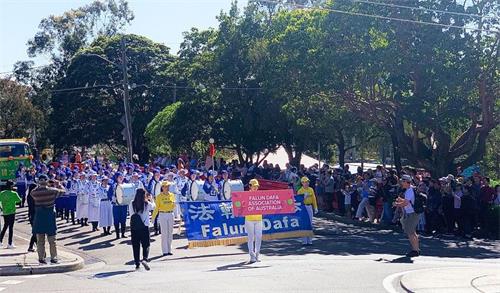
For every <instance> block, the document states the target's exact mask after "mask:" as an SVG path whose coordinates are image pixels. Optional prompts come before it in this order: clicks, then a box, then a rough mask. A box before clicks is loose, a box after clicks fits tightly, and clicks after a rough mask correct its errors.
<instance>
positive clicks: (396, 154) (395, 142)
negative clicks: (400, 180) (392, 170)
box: [391, 133, 403, 176]
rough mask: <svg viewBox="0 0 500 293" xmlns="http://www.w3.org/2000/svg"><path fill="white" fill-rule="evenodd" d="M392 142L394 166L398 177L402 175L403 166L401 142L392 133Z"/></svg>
mask: <svg viewBox="0 0 500 293" xmlns="http://www.w3.org/2000/svg"><path fill="white" fill-rule="evenodd" d="M391 141H392V155H393V157H394V166H395V167H396V171H397V172H398V176H399V175H401V170H402V169H403V168H402V164H401V152H400V150H399V142H398V138H397V136H396V135H395V134H394V133H391Z"/></svg>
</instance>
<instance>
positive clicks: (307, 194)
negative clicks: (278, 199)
mask: <svg viewBox="0 0 500 293" xmlns="http://www.w3.org/2000/svg"><path fill="white" fill-rule="evenodd" d="M300 182H301V183H302V187H301V188H300V189H299V190H298V191H297V194H303V195H304V206H305V207H306V210H307V213H308V214H309V221H310V222H311V227H312V225H313V212H314V214H317V213H318V203H317V201H316V194H315V193H314V189H312V188H311V187H310V186H309V178H307V177H306V176H304V177H302V178H301V179H300ZM302 241H303V244H304V245H312V237H305V238H303V239H302Z"/></svg>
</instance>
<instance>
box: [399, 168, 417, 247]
mask: <svg viewBox="0 0 500 293" xmlns="http://www.w3.org/2000/svg"><path fill="white" fill-rule="evenodd" d="M411 183H412V178H411V176H409V175H403V176H402V177H401V187H402V188H403V189H404V198H402V197H398V198H397V199H396V201H395V203H394V205H395V206H396V207H401V208H403V217H402V218H401V225H402V226H403V231H404V232H405V233H406V235H407V236H408V240H409V241H410V245H411V249H412V250H411V251H410V252H408V253H407V254H406V256H407V257H414V256H419V255H420V248H419V243H418V235H417V225H418V219H419V215H418V214H417V213H416V212H415V210H414V209H413V205H414V204H415V191H414V189H413V187H412V186H411Z"/></svg>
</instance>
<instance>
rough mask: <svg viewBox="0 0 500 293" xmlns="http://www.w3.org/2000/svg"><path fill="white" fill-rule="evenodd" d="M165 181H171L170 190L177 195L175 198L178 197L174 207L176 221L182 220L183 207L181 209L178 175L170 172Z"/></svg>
mask: <svg viewBox="0 0 500 293" xmlns="http://www.w3.org/2000/svg"><path fill="white" fill-rule="evenodd" d="M165 177H166V178H165V181H167V182H169V183H170V184H169V186H168V188H169V191H170V192H172V193H173V194H174V195H175V198H176V202H177V204H176V207H175V209H174V219H175V220H176V221H180V219H181V209H180V206H179V204H178V202H179V198H180V190H179V189H177V184H176V176H175V173H173V172H168V173H167V175H166V176H165Z"/></svg>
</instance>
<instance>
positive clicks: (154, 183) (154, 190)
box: [148, 169, 161, 235]
mask: <svg viewBox="0 0 500 293" xmlns="http://www.w3.org/2000/svg"><path fill="white" fill-rule="evenodd" d="M148 192H149V194H151V196H152V197H153V199H156V197H157V196H158V195H159V194H160V193H161V173H160V169H154V170H153V178H152V179H151V181H149V184H148ZM152 219H153V222H154V223H153V226H154V230H155V235H158V233H159V232H160V229H159V227H158V218H152Z"/></svg>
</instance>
